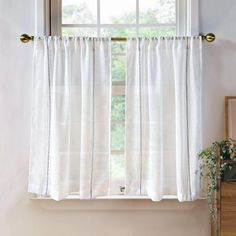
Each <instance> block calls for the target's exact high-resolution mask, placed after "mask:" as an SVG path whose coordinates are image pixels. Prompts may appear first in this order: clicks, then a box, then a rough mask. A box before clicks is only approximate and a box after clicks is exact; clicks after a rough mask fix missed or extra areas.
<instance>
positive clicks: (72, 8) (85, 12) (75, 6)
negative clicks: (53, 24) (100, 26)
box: [62, 0, 97, 24]
mask: <svg viewBox="0 0 236 236" xmlns="http://www.w3.org/2000/svg"><path fill="white" fill-rule="evenodd" d="M96 22H97V0H62V23H63V24H93V23H96Z"/></svg>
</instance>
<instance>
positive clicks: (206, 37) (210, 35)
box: [20, 33, 216, 43]
mask: <svg viewBox="0 0 236 236" xmlns="http://www.w3.org/2000/svg"><path fill="white" fill-rule="evenodd" d="M201 37H202V40H206V41H207V42H209V43H211V42H213V41H215V38H216V36H215V35H214V34H213V33H208V34H206V35H201ZM33 40H34V36H29V35H28V34H22V35H21V36H20V41H21V42H22V43H28V42H29V41H33ZM111 41H116V42H125V41H127V38H111Z"/></svg>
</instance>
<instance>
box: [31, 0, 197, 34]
mask: <svg viewBox="0 0 236 236" xmlns="http://www.w3.org/2000/svg"><path fill="white" fill-rule="evenodd" d="M99 1H100V0H99ZM176 1H177V6H176V33H177V36H193V35H198V34H199V2H198V0H176ZM52 6H53V7H52ZM60 9H61V8H60V0H35V35H36V36H39V35H47V36H49V35H59V33H60V25H61V22H60V19H61V10H60ZM52 26H53V27H52Z"/></svg>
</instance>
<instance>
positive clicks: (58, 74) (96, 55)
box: [29, 37, 111, 200]
mask: <svg viewBox="0 0 236 236" xmlns="http://www.w3.org/2000/svg"><path fill="white" fill-rule="evenodd" d="M110 44H111V41H110V39H92V38H76V37H75V38H67V37H65V38H61V37H49V38H46V37H45V38H40V37H36V38H35V42H34V81H33V109H32V132H31V134H32V135H31V161H30V173H29V192H32V193H36V194H39V195H46V196H50V197H51V198H53V199H55V200H61V199H63V198H65V197H67V196H68V195H69V194H71V193H73V192H77V193H78V192H79V194H80V198H81V199H87V198H95V197H96V196H103V195H104V196H106V195H108V194H109V193H108V192H109V168H110V167H109V162H110V161H109V158H110V112H111V111H110V110H111V109H110V107H111V104H110V102H111V72H110V68H111V45H110Z"/></svg>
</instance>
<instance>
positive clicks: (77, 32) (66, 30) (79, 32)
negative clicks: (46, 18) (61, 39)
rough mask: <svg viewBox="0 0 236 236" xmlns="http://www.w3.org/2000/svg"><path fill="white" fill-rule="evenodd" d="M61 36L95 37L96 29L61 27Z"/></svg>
mask: <svg viewBox="0 0 236 236" xmlns="http://www.w3.org/2000/svg"><path fill="white" fill-rule="evenodd" d="M62 35H63V36H81V37H82V36H85V37H96V36H97V29H96V28H84V27H83V28H71V27H63V28H62Z"/></svg>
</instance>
